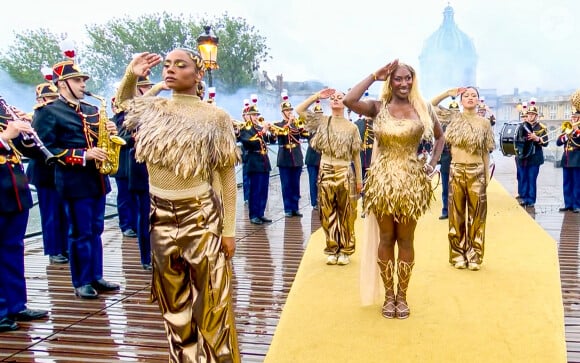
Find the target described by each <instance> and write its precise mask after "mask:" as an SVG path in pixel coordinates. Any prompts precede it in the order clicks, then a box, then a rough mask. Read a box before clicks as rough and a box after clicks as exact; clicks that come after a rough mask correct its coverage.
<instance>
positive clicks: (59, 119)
mask: <svg viewBox="0 0 580 363" xmlns="http://www.w3.org/2000/svg"><path fill="white" fill-rule="evenodd" d="M53 73H54V77H53V78H54V80H55V82H61V81H62V82H67V81H68V80H69V79H71V78H77V77H82V78H84V79H85V80H86V79H87V78H88V76H87V75H85V74H83V73H81V72H80V70H79V69H78V67H77V66H76V65H75V64H74V63H73V62H72V61H64V62H60V63H57V64H56V65H55V66H54V67H53ZM69 88H70V87H69ZM76 97H77V98H78V96H76ZM99 121H100V120H99V109H98V108H97V107H95V106H93V105H91V104H89V103H87V102H84V101H80V102H78V103H74V102H71V101H69V100H66V99H65V98H64V97H62V96H61V97H60V98H59V99H57V100H55V101H54V102H51V103H48V104H46V105H44V106H42V107H39V108H38V109H37V110H36V111H35V113H34V119H33V122H32V124H33V126H34V128H35V129H36V132H37V133H38V136H39V137H40V139H41V140H42V141H43V142H44V144H45V145H46V147H47V149H49V150H50V151H51V152H52V153H53V154H54V155H55V156H56V157H57V158H58V162H57V163H56V167H55V168H56V170H55V186H56V190H57V191H58V193H59V195H60V196H61V197H62V198H63V200H64V205H65V208H66V211H67V217H68V220H69V223H70V229H69V264H70V271H71V279H72V284H73V286H74V288H75V294H76V295H77V296H79V297H82V298H96V297H97V296H98V292H102V291H112V290H118V289H119V286H118V285H116V284H112V283H109V282H107V281H105V280H103V246H102V241H101V234H102V233H103V230H104V217H105V196H106V194H107V193H109V192H110V191H111V186H110V183H109V177H108V176H107V175H103V174H101V173H100V172H99V170H98V169H97V166H96V163H95V161H94V160H86V158H85V155H86V152H87V150H88V149H90V148H93V147H95V146H96V145H97V138H98V131H99ZM101 121H103V120H101ZM103 122H108V119H107V120H105V121H103Z"/></svg>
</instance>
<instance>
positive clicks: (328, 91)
mask: <svg viewBox="0 0 580 363" xmlns="http://www.w3.org/2000/svg"><path fill="white" fill-rule="evenodd" d="M335 92H336V90H335V89H334V88H325V89H323V90H321V91H319V92H318V98H320V99H327V98H328V97H330V96H332V95H333V94H334V93H335Z"/></svg>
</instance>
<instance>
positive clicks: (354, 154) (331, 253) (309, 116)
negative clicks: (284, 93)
mask: <svg viewBox="0 0 580 363" xmlns="http://www.w3.org/2000/svg"><path fill="white" fill-rule="evenodd" d="M327 98H328V99H330V108H331V110H332V114H331V115H330V116H325V115H324V114H316V113H314V112H311V111H307V109H308V107H310V105H311V104H313V103H314V102H315V101H316V100H317V99H327ZM343 98H344V93H343V92H340V91H336V90H334V89H332V88H325V89H323V90H321V91H320V92H317V93H316V94H314V95H312V96H310V97H309V98H307V99H306V100H305V101H304V102H302V103H301V104H300V105H299V106H298V107H297V108H296V110H297V112H298V114H299V115H300V117H302V118H303V119H304V120H306V129H307V131H309V132H312V133H313V134H314V136H313V137H312V140H311V142H312V147H313V148H314V149H315V150H317V151H319V152H320V153H321V154H322V156H321V159H320V174H319V176H318V180H319V183H318V202H319V206H320V223H321V225H322V229H323V230H324V233H325V234H326V248H325V249H324V253H325V254H326V255H327V258H326V264H328V265H336V264H338V265H347V264H348V263H350V257H349V256H350V255H352V254H353V253H354V251H355V245H356V241H355V236H354V222H355V219H356V206H357V198H358V195H360V192H361V190H362V171H361V166H360V155H359V153H360V150H361V139H360V135H359V134H358V129H357V128H356V126H355V125H354V124H353V123H352V122H350V121H349V120H348V119H346V118H345V115H344V111H345V105H344V103H343V102H342V100H343ZM353 164H354V175H353V167H352V165H353ZM355 183H356V184H355Z"/></svg>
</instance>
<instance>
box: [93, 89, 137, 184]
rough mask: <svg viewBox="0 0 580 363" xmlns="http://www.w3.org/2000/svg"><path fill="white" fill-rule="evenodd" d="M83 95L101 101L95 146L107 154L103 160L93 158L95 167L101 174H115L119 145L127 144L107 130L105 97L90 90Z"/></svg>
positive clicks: (117, 166) (117, 167) (117, 164)
mask: <svg viewBox="0 0 580 363" xmlns="http://www.w3.org/2000/svg"><path fill="white" fill-rule="evenodd" d="M85 95H87V96H91V97H94V98H96V99H97V100H99V101H100V102H101V107H99V132H98V139H97V147H99V148H101V149H103V150H105V152H106V153H107V155H108V156H107V158H106V159H105V160H104V161H99V160H95V163H96V165H97V169H99V172H100V173H101V174H107V175H108V174H115V173H116V172H117V170H118V169H119V157H120V152H121V146H123V145H125V144H127V142H126V141H125V140H123V139H122V138H120V137H119V136H116V135H111V134H110V133H109V131H108V130H107V122H108V121H109V117H108V116H107V101H106V100H105V98H104V97H101V96H97V95H95V94H93V93H91V92H85Z"/></svg>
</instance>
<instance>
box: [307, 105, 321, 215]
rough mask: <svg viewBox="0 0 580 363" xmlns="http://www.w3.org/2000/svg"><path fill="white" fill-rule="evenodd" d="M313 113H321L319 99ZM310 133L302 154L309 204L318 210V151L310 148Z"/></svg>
mask: <svg viewBox="0 0 580 363" xmlns="http://www.w3.org/2000/svg"><path fill="white" fill-rule="evenodd" d="M312 111H313V112H314V113H323V111H322V106H321V105H320V100H318V101H316V104H315V105H314V107H313V108H312ZM312 136H313V134H312V133H310V132H309V133H308V148H307V149H306V156H304V164H306V170H308V185H309V187H310V205H311V206H312V209H314V210H318V172H319V170H320V153H319V152H318V151H316V150H314V148H312V144H311V140H312Z"/></svg>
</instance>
